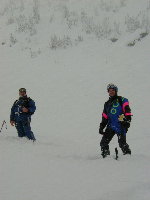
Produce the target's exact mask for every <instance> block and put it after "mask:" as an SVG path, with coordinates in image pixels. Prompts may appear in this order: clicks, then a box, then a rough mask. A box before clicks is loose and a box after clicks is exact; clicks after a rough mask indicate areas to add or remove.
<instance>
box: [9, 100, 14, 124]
mask: <svg viewBox="0 0 150 200" xmlns="http://www.w3.org/2000/svg"><path fill="white" fill-rule="evenodd" d="M14 108H15V103H14V104H13V106H12V108H11V112H10V121H15V112H14Z"/></svg>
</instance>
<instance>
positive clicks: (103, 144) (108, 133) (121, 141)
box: [100, 128, 129, 150]
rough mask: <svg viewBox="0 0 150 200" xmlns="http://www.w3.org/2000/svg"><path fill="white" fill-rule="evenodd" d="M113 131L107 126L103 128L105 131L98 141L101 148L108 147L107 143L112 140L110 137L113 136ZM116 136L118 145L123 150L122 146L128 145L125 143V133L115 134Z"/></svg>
mask: <svg viewBox="0 0 150 200" xmlns="http://www.w3.org/2000/svg"><path fill="white" fill-rule="evenodd" d="M115 134H116V133H115V131H113V130H112V129H110V128H107V129H106V130H105V133H104V135H103V137H102V139H101V142H100V146H101V150H104V149H106V150H108V149H109V143H110V141H111V140H112V138H113V137H114V135H115ZM117 136H118V143H119V147H120V148H121V149H122V150H123V148H124V147H125V146H126V147H129V145H128V144H127V143H126V135H124V134H119V135H118V134H117Z"/></svg>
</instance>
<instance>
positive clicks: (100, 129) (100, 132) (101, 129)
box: [99, 124, 104, 135]
mask: <svg viewBox="0 0 150 200" xmlns="http://www.w3.org/2000/svg"><path fill="white" fill-rule="evenodd" d="M103 129H104V126H103V125H102V124H100V127H99V134H101V135H104V132H103Z"/></svg>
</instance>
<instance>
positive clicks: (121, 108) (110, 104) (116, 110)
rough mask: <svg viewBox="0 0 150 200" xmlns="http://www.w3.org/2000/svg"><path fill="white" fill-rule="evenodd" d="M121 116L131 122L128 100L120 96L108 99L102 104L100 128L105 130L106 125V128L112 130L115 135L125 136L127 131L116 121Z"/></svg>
mask: <svg viewBox="0 0 150 200" xmlns="http://www.w3.org/2000/svg"><path fill="white" fill-rule="evenodd" d="M121 114H124V116H125V119H126V120H127V121H129V122H131V116H132V114H131V109H130V106H129V101H128V99H126V98H124V97H121V96H114V97H110V98H109V100H108V101H107V102H105V104H104V110H103V113H102V122H101V123H100V127H101V128H105V127H106V125H107V128H110V129H112V130H113V131H115V132H116V133H117V134H122V133H124V134H125V133H126V132H127V130H126V129H124V128H123V127H122V125H121V123H120V121H119V120H118V118H119V115H121Z"/></svg>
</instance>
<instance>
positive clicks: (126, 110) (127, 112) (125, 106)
mask: <svg viewBox="0 0 150 200" xmlns="http://www.w3.org/2000/svg"><path fill="white" fill-rule="evenodd" d="M122 109H123V112H124V115H125V118H126V120H127V121H129V122H131V119H132V118H131V116H132V113H131V108H130V106H129V101H128V100H127V99H126V101H125V102H123V104H122Z"/></svg>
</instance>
